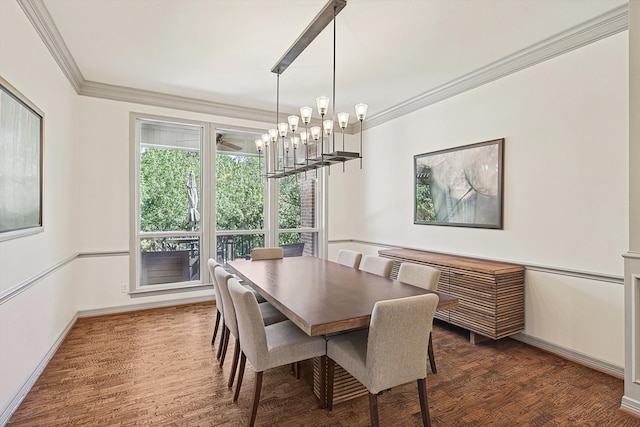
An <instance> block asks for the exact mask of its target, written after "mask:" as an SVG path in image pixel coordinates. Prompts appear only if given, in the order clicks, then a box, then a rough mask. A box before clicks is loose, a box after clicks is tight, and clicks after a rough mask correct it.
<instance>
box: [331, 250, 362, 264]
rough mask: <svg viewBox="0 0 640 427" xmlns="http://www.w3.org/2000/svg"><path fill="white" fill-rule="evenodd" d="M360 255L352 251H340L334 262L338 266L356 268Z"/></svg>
mask: <svg viewBox="0 0 640 427" xmlns="http://www.w3.org/2000/svg"><path fill="white" fill-rule="evenodd" d="M361 259H362V254H361V253H360V252H356V251H352V250H349V249H340V250H339V251H338V255H337V256H336V262H337V263H338V264H342V265H346V266H347V267H351V268H358V266H359V265H360V260H361Z"/></svg>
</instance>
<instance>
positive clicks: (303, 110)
mask: <svg viewBox="0 0 640 427" xmlns="http://www.w3.org/2000/svg"><path fill="white" fill-rule="evenodd" d="M311 114H313V108H311V107H300V116H302V123H304V124H305V125H308V124H309V123H311Z"/></svg>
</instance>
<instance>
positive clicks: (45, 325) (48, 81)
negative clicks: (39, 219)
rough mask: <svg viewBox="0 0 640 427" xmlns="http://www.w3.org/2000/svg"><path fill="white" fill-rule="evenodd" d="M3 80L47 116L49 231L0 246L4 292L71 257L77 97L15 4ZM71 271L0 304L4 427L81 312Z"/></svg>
mask: <svg viewBox="0 0 640 427" xmlns="http://www.w3.org/2000/svg"><path fill="white" fill-rule="evenodd" d="M0 75H2V77H3V78H4V79H6V80H7V81H8V82H9V83H11V85H13V86H14V87H15V88H16V89H18V90H19V91H20V92H22V93H23V94H24V95H25V96H26V97H28V98H29V99H30V100H31V101H32V102H33V103H34V104H35V105H37V106H38V107H39V108H40V109H41V110H42V111H43V112H44V117H45V118H44V123H45V127H44V232H43V233H40V234H36V235H32V236H27V237H22V238H19V239H15V240H10V241H4V242H0V294H2V293H3V292H4V291H7V290H9V289H11V288H14V287H15V286H16V285H17V284H19V283H21V282H25V281H28V280H29V279H30V278H33V277H35V276H37V275H38V274H40V273H42V272H43V271H45V270H46V269H48V268H51V267H52V266H54V265H56V264H58V263H60V262H62V261H64V260H65V259H67V258H69V257H71V256H73V254H74V252H75V244H74V241H75V236H76V234H75V233H76V229H75V220H76V212H77V211H78V205H79V204H78V201H77V185H76V183H77V180H78V176H77V167H76V165H77V160H78V157H77V155H76V150H75V141H76V139H77V123H78V122H77V119H78V97H77V95H75V93H74V92H73V90H72V88H71V86H70V85H69V82H68V81H67V79H66V78H65V77H64V76H63V74H62V73H61V71H60V69H59V67H58V65H57V64H56V63H55V62H54V60H53V59H52V57H51V55H50V53H49V52H48V51H47V49H46V48H45V46H44V45H43V43H42V41H41V40H40V38H39V37H38V36H37V34H36V33H35V31H34V30H33V27H32V25H31V23H30V22H29V21H28V19H27V17H26V16H25V14H24V12H23V11H22V10H21V9H20V7H19V6H18V4H17V2H14V1H0ZM76 310H77V309H76V300H75V272H74V269H73V267H72V266H71V265H66V266H64V267H62V268H60V269H58V270H57V271H56V273H55V274H52V275H50V276H47V277H46V278H45V279H43V280H41V281H39V282H37V283H35V284H34V285H33V286H32V287H31V288H29V289H28V290H26V291H25V292H22V293H20V294H18V295H16V296H15V297H13V298H11V299H3V301H2V302H0V424H2V421H3V417H4V416H5V414H7V411H8V410H9V409H10V408H9V407H10V406H11V403H12V402H14V399H15V398H16V396H17V395H19V394H20V393H19V392H20V390H21V389H22V388H23V386H24V384H25V383H26V382H27V381H28V379H29V378H30V377H31V376H32V374H33V373H34V370H35V369H36V367H37V366H38V364H39V362H40V361H41V360H42V358H43V357H44V356H45V355H46V354H47V352H48V351H49V350H50V349H51V348H52V346H54V344H55V343H56V341H57V340H58V339H59V338H60V335H61V334H62V333H63V331H64V330H65V328H66V327H67V326H68V325H69V324H70V322H72V321H73V319H74V318H75V314H76Z"/></svg>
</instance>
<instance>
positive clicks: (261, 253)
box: [251, 247, 284, 261]
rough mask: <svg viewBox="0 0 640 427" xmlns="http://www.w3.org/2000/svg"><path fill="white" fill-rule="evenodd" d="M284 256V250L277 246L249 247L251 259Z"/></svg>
mask: <svg viewBox="0 0 640 427" xmlns="http://www.w3.org/2000/svg"><path fill="white" fill-rule="evenodd" d="M283 257H284V250H283V249H282V248H280V247H277V248H253V249H251V259H252V260H253V261H257V260H260V259H280V258H283Z"/></svg>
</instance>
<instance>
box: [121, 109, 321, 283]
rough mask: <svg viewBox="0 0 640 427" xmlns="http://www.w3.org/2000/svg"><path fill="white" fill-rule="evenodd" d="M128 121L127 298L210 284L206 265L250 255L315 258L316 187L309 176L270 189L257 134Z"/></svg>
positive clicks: (181, 123) (179, 123) (196, 124)
mask: <svg viewBox="0 0 640 427" xmlns="http://www.w3.org/2000/svg"><path fill="white" fill-rule="evenodd" d="M131 120H132V128H133V129H134V132H133V133H132V135H134V136H133V137H132V144H131V145H132V159H134V162H133V163H134V165H133V166H132V167H133V168H134V169H133V177H134V179H132V195H133V200H134V202H133V203H132V208H133V209H132V213H131V215H132V216H131V224H132V233H131V236H132V240H131V248H132V255H131V286H130V287H131V292H132V293H137V292H147V291H163V290H171V289H176V288H185V287H197V286H202V285H204V284H208V283H210V281H209V274H208V272H207V269H206V260H207V259H208V258H216V259H217V260H218V261H219V262H221V263H224V262H226V261H227V260H230V259H236V258H241V257H242V258H244V257H248V256H249V255H250V253H251V249H252V248H255V247H263V246H277V245H281V246H283V247H284V249H285V254H287V256H300V255H303V254H304V255H317V254H318V253H319V236H320V233H319V228H318V224H319V221H318V219H317V218H318V200H320V198H319V194H320V185H319V183H320V182H321V180H319V179H318V178H317V177H316V174H315V173H309V174H307V175H306V176H305V174H299V175H294V176H290V177H287V178H281V179H278V180H271V179H269V180H267V179H266V178H265V177H264V173H265V166H266V161H265V157H264V155H263V154H264V153H260V154H259V153H258V152H257V151H256V148H255V144H254V141H255V139H256V138H259V137H260V134H259V133H257V132H254V131H249V130H239V129H233V130H228V129H222V128H218V129H215V130H213V129H214V127H213V125H212V124H210V123H201V122H190V121H179V120H173V119H170V118H160V117H148V116H141V115H137V114H132V119H131ZM214 147H215V148H214ZM291 164H293V160H291Z"/></svg>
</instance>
